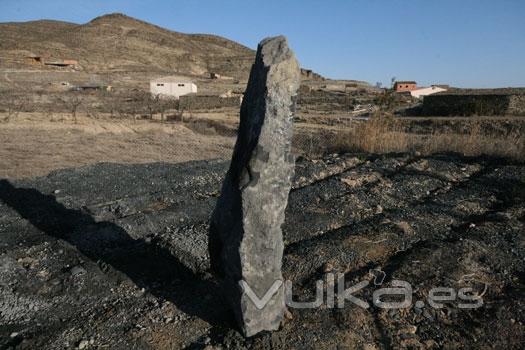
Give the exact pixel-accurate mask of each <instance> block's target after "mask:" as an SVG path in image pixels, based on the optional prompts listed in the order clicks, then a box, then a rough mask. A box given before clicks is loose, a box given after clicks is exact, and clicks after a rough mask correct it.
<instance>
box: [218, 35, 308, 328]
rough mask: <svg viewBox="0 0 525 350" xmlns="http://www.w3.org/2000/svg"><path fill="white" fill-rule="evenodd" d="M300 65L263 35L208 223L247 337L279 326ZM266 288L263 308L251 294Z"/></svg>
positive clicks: (282, 44)
mask: <svg viewBox="0 0 525 350" xmlns="http://www.w3.org/2000/svg"><path fill="white" fill-rule="evenodd" d="M299 82H300V70H299V64H298V62H297V60H296V59H295V56H294V54H293V52H292V51H291V50H290V49H289V48H288V45H287V41H286V38H284V37H282V36H280V37H275V38H267V39H265V40H263V41H262V42H261V43H260V44H259V47H258V49H257V56H256V58H255V64H254V65H253V67H252V70H251V73H250V80H249V82H248V87H247V89H246V93H245V97H244V101H243V104H242V106H241V116H240V125H239V133H238V138H237V142H236V145H235V149H234V153H233V156H232V161H231V164H230V168H229V170H228V173H227V175H226V178H225V180H224V183H223V187H222V191H221V196H220V198H219V200H218V202H217V206H216V207H215V211H214V213H213V216H212V220H211V225H210V240H209V250H210V258H211V268H212V270H213V271H214V273H215V274H216V275H217V276H218V277H219V278H220V280H221V281H222V285H223V288H224V292H225V296H226V298H227V299H228V300H229V302H230V303H231V306H232V308H233V311H234V313H235V316H236V319H237V321H238V323H239V325H240V328H241V329H242V331H243V333H244V334H245V335H246V336H252V335H255V334H257V333H259V332H261V331H263V330H276V329H278V328H279V325H280V323H281V320H282V318H283V313H284V310H285V304H284V287H283V285H280V287H279V288H278V289H277V290H276V291H275V293H273V294H272V286H276V287H277V286H279V284H280V282H281V281H282V279H283V277H282V273H281V266H282V257H283V247H284V245H283V238H282V230H281V226H282V224H283V223H284V212H285V209H286V205H287V202H288V194H289V192H290V187H291V180H292V177H293V172H294V160H293V157H292V155H291V141H292V126H293V112H294V109H295V96H296V92H297V89H298V87H299ZM250 292H253V293H254V294H255V295H256V296H257V297H258V298H260V299H263V297H264V296H265V295H266V294H267V293H269V295H271V298H270V299H269V300H268V302H267V303H266V304H265V305H264V306H263V307H262V308H261V305H256V303H254V299H253V298H250Z"/></svg>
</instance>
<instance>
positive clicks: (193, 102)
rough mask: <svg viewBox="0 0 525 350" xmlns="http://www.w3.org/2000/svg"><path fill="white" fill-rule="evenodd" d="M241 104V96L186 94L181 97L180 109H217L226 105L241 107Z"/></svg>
mask: <svg viewBox="0 0 525 350" xmlns="http://www.w3.org/2000/svg"><path fill="white" fill-rule="evenodd" d="M240 105H241V98H240V97H239V96H234V97H220V96H211V95H210V96H204V95H185V96H181V97H180V98H179V109H181V110H195V109H216V108H224V107H239V106H240Z"/></svg>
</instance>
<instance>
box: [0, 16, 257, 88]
mask: <svg viewBox="0 0 525 350" xmlns="http://www.w3.org/2000/svg"><path fill="white" fill-rule="evenodd" d="M29 55H35V56H41V57H43V58H44V59H55V60H62V59H72V60H77V61H78V62H79V66H80V67H81V69H83V70H85V71H88V72H118V71H148V72H149V71H159V72H160V71H170V72H177V73H181V74H195V75H200V74H206V73H208V72H216V73H219V74H223V75H228V76H233V77H236V78H243V77H246V76H247V74H248V72H249V68H250V66H251V64H252V62H253V59H254V51H253V50H251V49H249V48H247V47H245V46H243V45H241V44H238V43H236V42H234V41H231V40H228V39H225V38H222V37H219V36H215V35H206V34H183V33H178V32H174V31H170V30H167V29H163V28H160V27H158V26H155V25H152V24H149V23H146V22H143V21H140V20H137V19H134V18H131V17H128V16H125V15H122V14H110V15H105V16H101V17H97V18H95V19H93V20H92V21H90V22H88V23H86V24H82V25H79V24H73V23H67V22H60V21H50V20H41V21H32V22H25V23H0V66H2V67H3V68H21V67H27V57H28V56H29Z"/></svg>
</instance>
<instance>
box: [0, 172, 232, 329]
mask: <svg viewBox="0 0 525 350" xmlns="http://www.w3.org/2000/svg"><path fill="white" fill-rule="evenodd" d="M0 201H3V202H4V203H5V204H6V205H7V206H9V207H10V208H12V209H14V210H15V211H16V212H17V213H18V214H19V215H20V216H21V217H22V218H24V219H26V220H28V221H29V222H30V223H31V224H32V225H34V226H35V227H36V228H38V229H39V230H41V231H42V232H43V233H45V234H46V235H48V236H51V237H55V238H58V239H62V240H65V241H67V242H69V243H70V244H72V245H73V246H75V247H76V248H77V249H78V250H79V251H80V252H81V253H82V254H84V255H85V256H86V257H88V258H89V259H91V260H93V261H94V262H99V263H100V262H103V263H105V264H108V265H110V266H112V267H113V268H114V269H116V270H118V271H120V272H122V273H124V274H125V275H127V276H128V277H129V278H130V279H131V280H132V281H133V282H134V283H135V284H136V285H137V286H139V287H140V288H145V289H146V290H147V291H148V292H150V293H152V294H153V295H155V296H157V297H159V298H162V299H165V300H169V301H171V302H173V303H174V304H175V305H176V306H177V307H178V308H179V309H181V310H182V311H184V312H185V313H187V314H189V315H192V316H196V317H199V318H201V319H203V320H205V321H207V322H208V323H210V324H212V325H214V326H226V327H231V325H232V320H231V318H232V316H231V314H230V312H229V310H228V309H227V308H226V307H225V305H224V303H223V302H222V300H221V298H220V296H219V295H218V294H217V292H216V291H217V288H216V284H215V282H214V281H213V280H211V279H207V278H204V276H199V275H197V274H195V273H193V271H191V270H190V269H188V268H187V267H186V266H184V265H183V264H182V263H181V262H180V261H179V260H178V259H177V257H175V256H174V255H173V254H172V253H171V252H170V251H169V250H168V249H166V248H164V247H160V246H159V245H157V244H155V242H150V243H147V242H146V241H144V240H143V239H133V238H132V237H131V236H130V235H129V234H128V233H127V232H126V231H125V230H124V229H122V228H121V227H120V226H118V225H116V224H114V223H112V222H96V221H95V220H94V219H93V218H92V217H91V216H90V215H89V214H86V213H85V212H83V211H82V210H76V209H68V208H66V207H64V206H63V205H62V204H60V203H58V202H57V201H56V199H55V197H54V196H51V195H45V194H42V193H41V192H39V191H37V190H35V189H31V188H17V187H14V186H13V185H12V184H11V183H10V182H9V181H7V180H0Z"/></svg>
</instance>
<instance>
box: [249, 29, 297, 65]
mask: <svg viewBox="0 0 525 350" xmlns="http://www.w3.org/2000/svg"><path fill="white" fill-rule="evenodd" d="M293 56H294V54H293V52H292V50H290V48H289V47H288V40H287V39H286V37H285V36H283V35H279V36H274V37H269V38H266V39H264V40H262V41H261V42H260V43H259V45H258V47H257V57H258V58H259V57H262V60H263V63H264V65H265V66H270V65H272V64H277V63H281V62H282V61H286V60H288V59H290V58H292V57H293Z"/></svg>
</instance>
